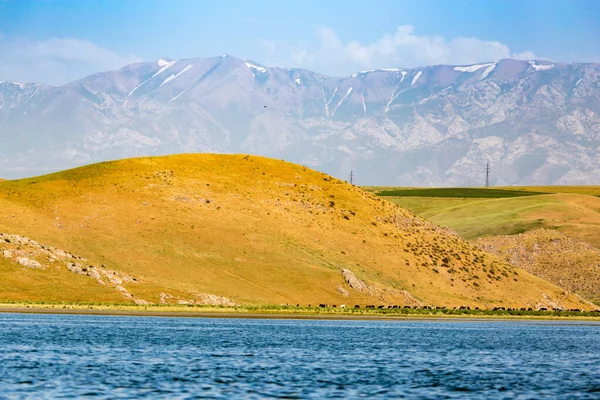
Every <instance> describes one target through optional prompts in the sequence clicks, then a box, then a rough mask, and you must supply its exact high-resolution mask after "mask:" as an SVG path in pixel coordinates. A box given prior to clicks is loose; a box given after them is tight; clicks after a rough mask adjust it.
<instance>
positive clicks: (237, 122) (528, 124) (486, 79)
mask: <svg viewBox="0 0 600 400" xmlns="http://www.w3.org/2000/svg"><path fill="white" fill-rule="evenodd" d="M599 77H600V66H599V65H597V64H590V63H569V64H566V63H552V62H548V61H540V60H538V61H534V60H531V61H522V60H514V59H504V60H500V61H496V62H488V63H480V64H474V65H466V66H452V65H436V66H425V67H419V68H411V69H406V68H382V69H378V70H367V71H359V72H356V73H354V74H353V75H351V76H349V77H342V78H336V77H330V76H326V75H322V74H318V73H316V72H312V71H310V70H306V69H294V68H279V67H266V66H264V65H262V64H259V63H256V62H254V61H251V60H248V59H239V58H235V57H233V56H229V55H222V56H217V57H211V58H194V59H183V60H168V59H161V60H158V61H155V62H143V63H136V64H131V65H128V66H125V67H123V68H121V69H119V70H117V71H109V72H102V73H97V74H94V75H91V76H88V77H86V78H83V79H80V80H77V81H74V82H71V83H68V84H66V85H63V86H61V87H50V86H47V85H42V84H19V83H6V82H5V83H0V104H2V108H0V121H2V123H1V124H0V138H3V139H4V140H3V141H4V146H3V147H0V155H1V156H2V158H1V159H2V161H0V175H2V176H5V177H8V178H15V177H24V176H27V175H32V174H39V173H44V172H49V171H50V170H51V169H52V168H53V169H54V170H56V169H61V168H62V169H64V168H69V167H73V166H76V165H81V164H84V163H89V162H95V161H103V160H110V159H119V158H123V157H132V156H142V155H160V154H169V153H186V152H220V153H236V152H247V153H252V154H258V155H265V156H271V157H276V158H284V159H287V160H290V161H293V162H298V163H302V164H304V165H308V166H311V167H314V168H317V169H319V170H322V171H324V172H327V173H330V174H332V175H334V176H338V177H346V175H347V174H348V173H349V171H350V170H351V169H354V170H355V171H356V172H357V178H358V181H357V182H359V183H361V184H373V185H375V184H390V185H391V184H393V185H417V186H459V185H462V186H467V185H470V184H471V183H473V182H478V181H480V180H481V177H482V175H483V173H482V171H483V168H484V166H485V163H487V162H490V163H491V164H492V166H493V170H492V171H493V174H492V184H505V185H513V184H533V183H535V184H562V183H570V184H582V183H594V182H595V179H596V178H595V177H596V176H597V172H599V170H598V164H599V162H598V161H599V160H598V155H597V151H596V150H597V149H598V148H600V117H599V115H600V84H599V83H598V82H599V81H600V78H599ZM44 159H47V160H48V161H47V162H44V161H43V160H44Z"/></svg>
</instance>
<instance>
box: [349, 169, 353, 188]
mask: <svg viewBox="0 0 600 400" xmlns="http://www.w3.org/2000/svg"><path fill="white" fill-rule="evenodd" d="M353 181H354V170H352V169H351V170H350V184H351V185H352V184H353V183H352V182H353Z"/></svg>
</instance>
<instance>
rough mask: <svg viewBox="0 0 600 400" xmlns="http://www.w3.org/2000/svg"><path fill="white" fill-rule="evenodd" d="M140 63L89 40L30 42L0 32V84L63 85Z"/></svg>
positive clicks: (56, 39) (55, 39) (136, 58)
mask: <svg viewBox="0 0 600 400" xmlns="http://www.w3.org/2000/svg"><path fill="white" fill-rule="evenodd" d="M139 61H141V60H140V59H139V58H138V57H135V56H131V55H130V56H122V55H119V54H117V53H115V52H112V51H110V50H108V49H105V48H102V47H99V46H97V45H95V44H94V43H92V42H89V41H86V40H79V39H70V38H50V39H44V40H31V39H27V38H14V37H6V36H3V35H2V34H1V33H0V81H3V80H11V81H19V82H43V83H47V84H51V85H62V84H65V83H67V82H70V81H72V80H75V79H79V78H83V77H85V76H87V75H90V74H93V73H96V72H100V71H108V70H113V69H117V68H120V67H123V66H125V65H127V64H131V63H134V62H139Z"/></svg>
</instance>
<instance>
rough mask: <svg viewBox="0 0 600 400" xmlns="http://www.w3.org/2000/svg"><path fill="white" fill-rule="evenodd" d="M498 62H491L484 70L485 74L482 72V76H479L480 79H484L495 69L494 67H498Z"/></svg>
mask: <svg viewBox="0 0 600 400" xmlns="http://www.w3.org/2000/svg"><path fill="white" fill-rule="evenodd" d="M496 64H497V63H491V64H490V65H489V66H488V67H487V68H486V69H485V71H483V74H481V76H480V77H479V79H478V81H481V80H483V79H485V78H486V77H487V76H488V75H489V74H490V73H491V72H492V71H493V70H494V68H496Z"/></svg>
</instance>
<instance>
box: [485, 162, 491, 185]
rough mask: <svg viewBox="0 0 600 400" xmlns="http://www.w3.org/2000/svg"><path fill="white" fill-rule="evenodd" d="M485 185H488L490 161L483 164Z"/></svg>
mask: <svg viewBox="0 0 600 400" xmlns="http://www.w3.org/2000/svg"><path fill="white" fill-rule="evenodd" d="M485 187H486V188H487V187H490V163H487V165H486V166H485Z"/></svg>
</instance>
